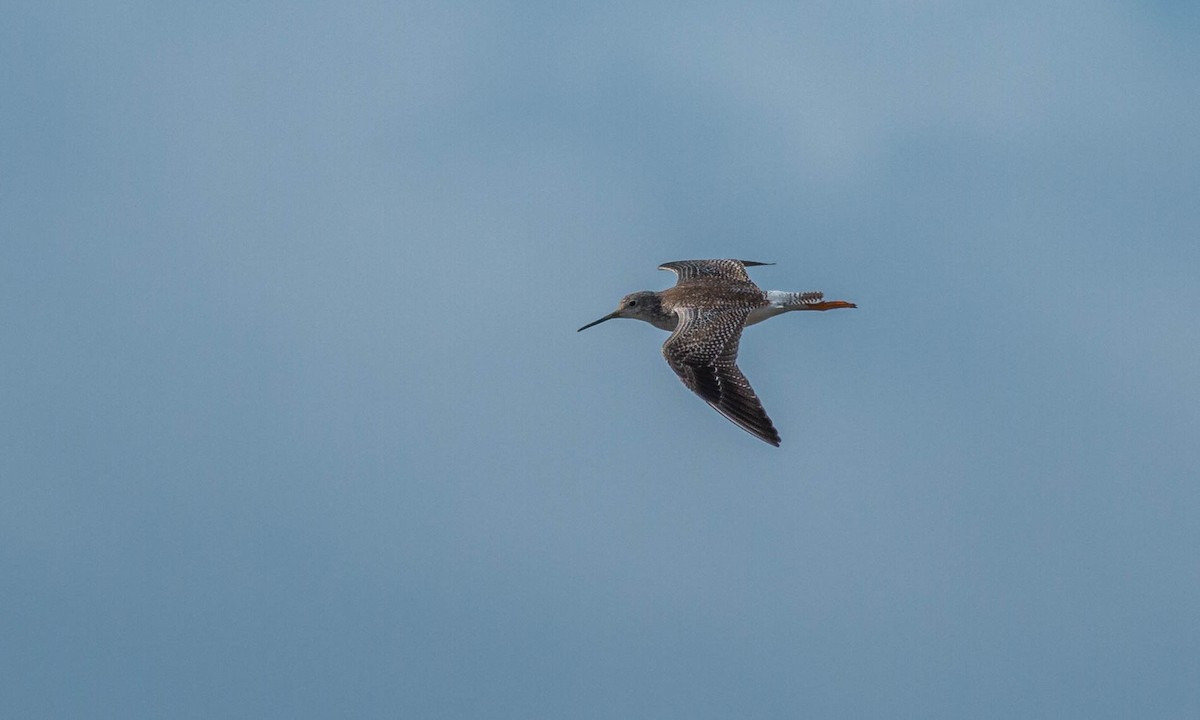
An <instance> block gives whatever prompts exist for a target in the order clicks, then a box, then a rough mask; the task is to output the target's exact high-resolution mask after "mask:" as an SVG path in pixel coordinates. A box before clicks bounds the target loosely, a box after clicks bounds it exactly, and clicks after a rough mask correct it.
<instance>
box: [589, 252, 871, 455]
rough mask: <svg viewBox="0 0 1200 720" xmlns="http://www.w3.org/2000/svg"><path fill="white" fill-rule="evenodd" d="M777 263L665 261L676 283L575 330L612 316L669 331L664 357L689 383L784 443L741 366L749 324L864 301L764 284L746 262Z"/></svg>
mask: <svg viewBox="0 0 1200 720" xmlns="http://www.w3.org/2000/svg"><path fill="white" fill-rule="evenodd" d="M773 264H774V263H761V262H752V261H749V260H677V261H675V262H669V263H663V264H662V265H659V266H658V269H659V270H670V271H671V272H673V273H675V275H676V276H677V278H676V282H675V285H674V286H673V287H669V288H667V289H666V290H663V291H662V292H654V291H652V290H643V291H641V292H635V293H632V294H629V295H626V296H625V297H623V298H621V303H620V304H619V305H618V306H617V309H616V310H614V311H613V312H611V313H609V314H608V315H605V316H604V317H602V318H600V319H599V320H596V321H595V322H590V323H588V324H587V325H584V326H583V327H581V328H579V330H577V331H576V332H581V331H583V330H587V329H588V328H590V327H592V326H593V325H599V324H600V323H602V322H605V321H607V320H612V319H613V318H633V319H635V320H644V321H645V322H648V323H650V324H651V325H653V326H654V327H656V328H660V329H662V330H670V331H671V337H669V338H667V341H666V342H665V343H663V347H662V352H663V357H665V358H666V360H667V364H668V365H670V366H671V369H672V370H674V371H675V374H676V375H678V376H679V379H680V380H682V381H683V384H684V385H686V386H687V387H688V389H689V390H691V391H692V392H694V393H696V394H697V395H699V396H700V397H701V398H702V399H703V400H704V402H706V403H708V404H709V405H710V406H712V408H713V409H714V410H716V411H717V412H719V413H721V414H722V415H724V416H725V417H726V418H728V419H729V420H730V421H732V422H733V423H734V424H735V425H737V426H738V427H740V428H742V429H743V430H745V431H746V432H748V433H750V434H751V435H753V436H755V437H756V438H758V439H760V440H762V441H763V442H766V443H770V444H771V445H774V446H776V447H778V446H779V441H780V438H779V432H778V431H777V430H776V429H775V425H774V424H773V423H772V422H771V418H769V417H768V416H767V413H766V411H765V410H763V406H762V403H761V402H760V401H759V399H758V396H757V395H755V394H754V388H752V387H750V383H749V381H747V380H746V376H745V375H743V374H742V371H741V370H739V369H738V366H737V353H738V342H739V341H740V340H741V338H742V329H743V328H745V327H746V326H747V325H753V324H755V323H759V322H762V321H763V320H766V319H767V318H771V317H775V316H776V315H780V314H783V313H785V312H791V311H792V310H835V309H838V308H852V307H858V306H857V305H855V304H854V303H850V302H846V301H845V300H825V299H824V294H823V293H821V292H817V291H812V292H786V291H783V290H762V289H761V288H759V287H758V286H757V285H755V284H754V282H753V281H751V280H750V276H749V275H747V274H746V268H747V267H753V266H756V265H773Z"/></svg>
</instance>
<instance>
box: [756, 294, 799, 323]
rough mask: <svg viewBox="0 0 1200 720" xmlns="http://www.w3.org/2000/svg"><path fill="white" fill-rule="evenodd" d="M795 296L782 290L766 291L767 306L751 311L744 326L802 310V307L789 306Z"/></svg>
mask: <svg viewBox="0 0 1200 720" xmlns="http://www.w3.org/2000/svg"><path fill="white" fill-rule="evenodd" d="M795 296H796V293H790V292H787V291H784V290H768V291H767V302H768V303H769V304H768V305H766V306H765V307H760V308H754V309H753V310H751V311H750V314H749V315H747V316H746V324H747V325H753V324H755V323H760V322H762V321H763V320H767V319H770V318H773V317H775V316H776V315H782V314H784V313H785V312H788V311H791V310H803V309H804V306H803V305H789V303H790V302H791V301H792V298H794V297H795Z"/></svg>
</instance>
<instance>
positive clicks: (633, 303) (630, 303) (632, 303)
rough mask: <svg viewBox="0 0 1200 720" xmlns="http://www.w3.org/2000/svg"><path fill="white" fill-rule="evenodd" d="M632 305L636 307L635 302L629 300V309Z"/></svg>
mask: <svg viewBox="0 0 1200 720" xmlns="http://www.w3.org/2000/svg"><path fill="white" fill-rule="evenodd" d="M634 305H637V300H630V301H629V307H633V306H634Z"/></svg>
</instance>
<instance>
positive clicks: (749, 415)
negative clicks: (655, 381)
mask: <svg viewBox="0 0 1200 720" xmlns="http://www.w3.org/2000/svg"><path fill="white" fill-rule="evenodd" d="M749 311H750V309H749V308H740V309H730V310H709V309H703V310H702V309H695V308H684V309H680V310H678V311H677V312H678V314H679V325H678V327H676V328H675V332H674V333H672V335H671V337H669V338H667V341H666V342H665V343H664V344H663V357H665V358H666V359H667V364H668V365H670V366H671V369H672V370H674V371H675V374H676V375H678V376H679V379H680V380H682V381H683V384H684V385H686V386H687V387H688V389H690V390H691V391H692V392H694V393H696V394H697V395H699V396H700V397H701V398H703V399H704V401H705V402H707V403H708V404H709V405H711V406H712V407H713V409H714V410H716V411H717V412H719V413H721V414H722V415H724V416H725V417H726V418H728V419H729V420H730V421H732V422H733V423H734V424H735V425H737V426H738V427H740V428H742V429H743V430H745V431H746V432H748V433H750V434H751V435H754V436H755V437H757V438H759V439H761V440H763V441H764V442H768V443H770V444H772V445H775V446H778V445H779V441H780V438H779V432H778V431H776V430H775V425H774V424H772V422H771V418H769V417H767V413H766V411H765V410H763V406H762V403H761V402H759V400H758V396H757V395H755V394H754V389H753V388H752V387H750V383H749V381H747V380H746V376H745V375H743V374H742V371H741V370H739V369H738V366H737V353H738V342H739V341H740V340H741V336H742V327H743V325H744V324H745V322H746V315H747V314H749Z"/></svg>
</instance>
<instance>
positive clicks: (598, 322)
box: [575, 311, 620, 332]
mask: <svg viewBox="0 0 1200 720" xmlns="http://www.w3.org/2000/svg"><path fill="white" fill-rule="evenodd" d="M618 312H620V311H618ZM615 317H617V313H616V312H611V313H609V314H607V315H605V316H604V317H602V318H600V319H599V320H596V321H595V322H590V323H588V324H587V325H584V326H583V327H581V328H579V329H578V330H576V331H575V332H583V331H584V330H587V329H588V328H590V327H591V326H593V325H599V324H600V323H602V322H604V321H605V320H612V319H613V318H615Z"/></svg>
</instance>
